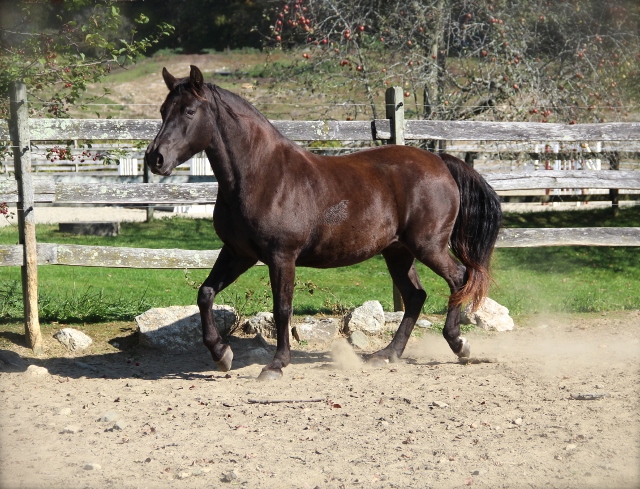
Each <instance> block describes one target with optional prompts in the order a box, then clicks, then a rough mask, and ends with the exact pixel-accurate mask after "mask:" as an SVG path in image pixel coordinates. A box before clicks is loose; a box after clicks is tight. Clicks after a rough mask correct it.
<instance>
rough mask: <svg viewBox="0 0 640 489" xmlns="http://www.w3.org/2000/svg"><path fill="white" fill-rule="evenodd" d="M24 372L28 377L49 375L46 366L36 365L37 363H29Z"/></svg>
mask: <svg viewBox="0 0 640 489" xmlns="http://www.w3.org/2000/svg"><path fill="white" fill-rule="evenodd" d="M24 373H25V375H27V376H28V377H46V376H47V375H49V371H48V370H47V369H46V368H44V367H38V366H37V365H29V366H28V367H27V370H25V372H24Z"/></svg>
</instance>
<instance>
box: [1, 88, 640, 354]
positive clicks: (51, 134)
mask: <svg viewBox="0 0 640 489" xmlns="http://www.w3.org/2000/svg"><path fill="white" fill-rule="evenodd" d="M11 104H12V113H11V114H12V116H11V117H12V118H11V120H9V121H0V140H8V139H11V141H12V146H13V149H14V164H15V175H16V179H15V180H14V179H0V201H2V202H8V203H16V204H17V206H18V217H19V227H20V241H19V243H20V244H19V245H14V246H0V266H21V267H22V270H23V295H24V298H25V300H24V302H25V330H26V333H27V339H28V341H29V345H30V346H31V347H32V348H33V349H34V351H36V352H37V351H41V348H42V340H41V337H40V336H39V334H40V330H39V323H38V318H37V265H67V266H95V267H126V268H210V267H211V266H212V264H213V263H214V262H215V260H216V258H217V256H218V250H212V251H193V250H156V249H142V248H118V247H104V246H77V245H60V244H36V241H35V232H34V231H33V232H32V231H31V229H32V227H33V226H32V223H33V222H35V221H33V214H34V205H35V204H36V203H53V204H109V205H123V204H211V203H215V200H216V196H217V184H216V183H181V184H170V183H153V184H149V183H146V184H139V183H115V184H106V183H100V184H86V183H83V184H73V183H67V182H65V183H60V182H56V181H55V180H54V179H53V178H52V177H36V176H32V175H31V173H32V172H31V163H30V147H31V142H33V141H45V142H53V141H68V140H74V139H78V140H87V139H90V140H93V141H109V140H151V139H153V138H154V137H155V135H156V133H157V132H158V129H159V127H160V121H158V120H113V119H111V120H103V119H98V120H94V119H83V120H73V119H68V120H59V119H27V118H26V114H27V111H26V110H27V100H26V90H25V89H24V84H22V83H15V84H14V85H13V89H12V101H11ZM386 104H387V113H386V115H387V119H378V120H374V121H272V122H273V124H274V126H276V127H277V128H278V129H279V130H280V132H282V133H283V134H284V135H285V136H287V137H288V138H290V139H292V140H297V141H323V140H324V141H331V140H341V141H371V140H378V141H381V142H384V143H387V144H404V143H405V141H406V140H417V139H429V140H434V141H451V140H456V141H474V142H481V143H486V142H488V141H489V142H507V144H510V145H518V144H525V143H526V144H529V143H531V142H536V141H540V142H548V141H560V142H562V143H565V144H569V145H574V146H575V144H577V143H580V142H581V141H588V142H594V141H601V142H607V143H612V142H615V143H616V144H621V142H629V143H630V144H631V145H632V146H633V148H637V147H638V146H637V142H638V141H640V123H636V122H631V123H607V124H575V125H565V124H543V123H513V122H471V121H460V122H457V121H416V120H407V121H405V120H404V108H403V97H402V90H401V89H400V88H390V89H389V90H388V91H387V94H386ZM14 108H15V110H14ZM484 176H485V178H486V179H487V181H488V182H489V184H490V185H491V186H492V187H493V188H494V189H495V190H534V189H550V188H553V189H563V188H594V189H615V192H617V189H628V190H638V189H640V172H637V171H618V170H616V171H610V170H602V171H587V170H579V171H552V170H538V171H528V172H506V173H495V172H491V173H486V174H484ZM612 195H614V194H613V193H612ZM568 245H583V246H640V228H578V229H503V230H502V231H501V233H500V236H499V239H498V244H497V246H499V247H536V246H568ZM395 295H396V294H394V296H395ZM399 306H400V304H399V303H398V302H397V301H396V308H399ZM34 313H35V314H34Z"/></svg>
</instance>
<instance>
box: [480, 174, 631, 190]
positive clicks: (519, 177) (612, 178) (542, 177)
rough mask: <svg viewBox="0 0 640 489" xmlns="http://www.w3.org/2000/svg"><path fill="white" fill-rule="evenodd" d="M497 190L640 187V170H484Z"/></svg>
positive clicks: (486, 177) (488, 180)
mask: <svg viewBox="0 0 640 489" xmlns="http://www.w3.org/2000/svg"><path fill="white" fill-rule="evenodd" d="M483 176H484V177H485V179H486V180H487V182H488V183H489V185H491V186H492V187H493V189H494V190H533V189H546V188H550V189H551V188H605V189H606V188H619V189H638V188H640V172H636V171H610V170H601V171H587V170H565V171H562V170H538V171H529V172H505V173H490V172H487V173H484V174H483Z"/></svg>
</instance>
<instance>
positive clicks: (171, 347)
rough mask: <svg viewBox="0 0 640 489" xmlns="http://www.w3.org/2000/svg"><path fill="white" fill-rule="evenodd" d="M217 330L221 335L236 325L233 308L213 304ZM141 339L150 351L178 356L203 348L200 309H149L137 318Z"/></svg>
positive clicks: (173, 307)
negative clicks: (162, 351)
mask: <svg viewBox="0 0 640 489" xmlns="http://www.w3.org/2000/svg"><path fill="white" fill-rule="evenodd" d="M213 316H214V319H215V322H216V328H217V329H218V332H219V333H220V334H221V335H222V336H226V335H228V334H229V333H230V331H231V328H232V327H233V325H234V324H235V322H236V318H237V316H236V312H235V310H234V309H233V307H230V306H225V305H218V304H214V305H213ZM136 323H137V325H138V338H139V342H140V344H141V345H143V346H146V347H148V348H155V349H159V350H165V351H171V352H176V353H184V352H190V351H194V350H199V349H202V348H203V346H202V322H201V321H200V311H199V309H198V306H172V307H159V308H155V309H149V310H148V311H147V312H145V313H143V314H141V315H140V316H138V317H136Z"/></svg>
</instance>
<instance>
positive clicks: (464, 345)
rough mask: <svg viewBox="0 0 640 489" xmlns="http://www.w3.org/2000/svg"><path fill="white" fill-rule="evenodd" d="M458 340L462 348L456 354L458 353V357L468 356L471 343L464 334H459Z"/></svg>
mask: <svg viewBox="0 0 640 489" xmlns="http://www.w3.org/2000/svg"><path fill="white" fill-rule="evenodd" d="M460 340H462V348H460V351H459V352H458V353H456V355H458V358H469V357H470V356H471V345H470V344H469V342H468V341H467V339H466V338H465V337H464V336H461V337H460Z"/></svg>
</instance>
